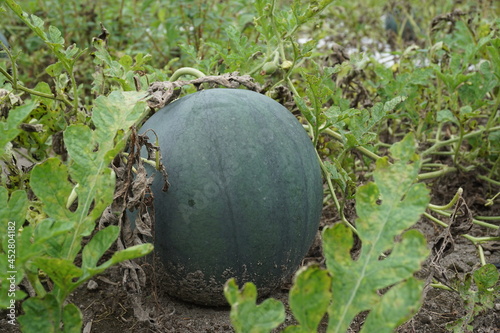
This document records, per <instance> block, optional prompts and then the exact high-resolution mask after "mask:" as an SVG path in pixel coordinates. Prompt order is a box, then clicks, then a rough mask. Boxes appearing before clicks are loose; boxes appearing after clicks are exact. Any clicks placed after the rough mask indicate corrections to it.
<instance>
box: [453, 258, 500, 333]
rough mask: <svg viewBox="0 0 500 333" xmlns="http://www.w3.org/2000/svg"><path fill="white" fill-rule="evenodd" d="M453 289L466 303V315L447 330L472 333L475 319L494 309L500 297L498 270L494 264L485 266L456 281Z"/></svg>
mask: <svg viewBox="0 0 500 333" xmlns="http://www.w3.org/2000/svg"><path fill="white" fill-rule="evenodd" d="M452 287H453V288H454V289H455V290H456V291H457V292H458V293H459V294H460V297H461V298H462V300H463V302H464V305H465V315H463V316H461V318H459V319H457V320H455V321H453V322H451V323H449V324H447V325H446V328H447V329H448V330H450V331H453V332H456V333H459V332H460V333H462V332H472V331H473V327H472V325H471V323H472V321H473V320H474V318H475V317H476V316H477V315H479V314H480V313H481V312H484V311H486V310H489V309H492V308H493V306H494V305H495V300H496V299H498V297H500V283H499V273H498V269H497V268H496V267H495V266H494V265H492V264H487V265H484V266H482V267H481V268H478V269H477V270H475V271H474V272H473V273H472V274H470V273H468V274H466V275H465V277H464V278H463V279H458V278H457V279H455V280H454V283H453V284H452Z"/></svg>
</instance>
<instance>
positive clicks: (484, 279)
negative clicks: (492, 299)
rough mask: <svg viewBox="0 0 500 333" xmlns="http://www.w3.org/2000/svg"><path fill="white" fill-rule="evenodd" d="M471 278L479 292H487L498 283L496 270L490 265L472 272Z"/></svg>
mask: <svg viewBox="0 0 500 333" xmlns="http://www.w3.org/2000/svg"><path fill="white" fill-rule="evenodd" d="M473 278H474V283H475V284H476V286H477V287H478V289H479V291H480V292H487V289H489V288H493V287H494V286H495V285H496V284H497V282H498V279H499V273H498V269H497V268H496V267H495V265H492V264H487V265H484V266H482V267H481V268H479V269H477V270H475V271H474V273H473Z"/></svg>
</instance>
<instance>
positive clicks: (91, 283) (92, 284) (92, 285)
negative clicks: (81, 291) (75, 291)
mask: <svg viewBox="0 0 500 333" xmlns="http://www.w3.org/2000/svg"><path fill="white" fill-rule="evenodd" d="M97 288H99V285H98V284H97V282H95V281H94V280H89V282H88V283H87V289H88V290H97Z"/></svg>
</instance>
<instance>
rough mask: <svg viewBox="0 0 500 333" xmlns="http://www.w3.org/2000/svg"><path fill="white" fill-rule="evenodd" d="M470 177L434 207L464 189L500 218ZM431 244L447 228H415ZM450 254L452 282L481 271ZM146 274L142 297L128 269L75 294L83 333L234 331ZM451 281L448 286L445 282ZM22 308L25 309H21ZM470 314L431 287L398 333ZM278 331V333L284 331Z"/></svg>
mask: <svg viewBox="0 0 500 333" xmlns="http://www.w3.org/2000/svg"><path fill="white" fill-rule="evenodd" d="M471 179H474V178H473V177H471V175H459V174H452V175H450V176H448V177H446V178H444V179H440V180H438V181H436V182H435V183H433V184H431V183H430V184H428V185H429V187H430V188H431V189H432V198H433V199H432V202H433V203H434V204H445V203H447V202H448V201H449V200H450V199H451V197H452V196H453V195H454V194H455V193H456V191H457V189H458V188H459V187H462V188H463V190H464V194H463V198H464V199H465V203H466V204H467V206H468V208H469V209H470V211H471V213H472V214H473V215H482V216H484V215H496V216H498V215H500V204H498V203H496V204H494V205H493V206H490V207H486V206H485V205H484V203H485V202H484V198H487V197H488V195H489V193H491V192H489V191H490V190H491V189H489V188H488V187H487V185H486V184H482V183H477V182H474V181H473V182H471ZM346 214H347V215H348V216H347V217H348V219H349V220H351V221H352V220H354V218H355V211H354V205H353V204H352V203H349V204H348V205H347V206H346ZM323 215H324V216H323V220H322V224H321V225H322V227H323V226H325V225H328V224H331V223H332V222H331V221H335V220H336V216H335V212H332V211H331V210H329V209H326V210H325V211H324V214H323ZM415 228H417V229H419V230H420V231H421V232H422V233H424V234H425V235H426V237H427V239H428V244H429V247H431V246H432V245H433V244H434V242H435V241H436V239H437V238H438V236H439V235H440V234H441V233H442V231H443V229H442V228H441V227H438V226H437V225H436V224H434V223H433V222H431V221H429V220H427V219H421V220H420V221H419V222H418V223H417V224H416V226H415ZM488 233H489V234H492V233H491V232H489V231H487V230H486V228H484V227H479V226H476V225H474V227H473V228H472V229H471V230H470V231H469V234H472V235H475V236H481V235H483V236H484V235H487V234H488ZM454 241H455V242H454V248H453V251H452V252H451V253H449V254H448V255H446V256H444V257H443V259H442V260H441V261H440V262H439V265H440V267H441V268H442V269H443V270H444V272H445V274H446V277H447V278H453V277H454V276H455V275H457V276H458V277H463V276H464V274H466V273H468V272H471V271H473V270H474V269H475V268H477V267H479V262H480V261H479V257H478V254H477V250H476V248H475V246H474V245H473V244H472V243H471V242H470V241H468V240H467V239H464V238H463V237H456V238H455V239H454ZM484 249H485V259H486V262H488V263H500V244H499V243H498V242H497V243H488V244H485V245H484ZM318 256H321V253H320V251H319V247H318V244H315V245H313V247H312V248H311V251H310V253H309V258H308V260H315V261H321V257H318ZM141 265H142V267H143V269H144V271H145V272H146V276H147V280H146V285H145V286H144V287H143V288H142V289H141V290H139V291H137V292H130V291H126V290H125V288H124V285H126V284H124V283H123V282H122V281H123V280H124V270H123V268H121V267H112V268H110V269H109V270H108V271H106V272H105V273H104V274H102V275H100V276H98V277H96V278H95V279H94V280H92V281H91V282H89V283H88V284H86V285H85V286H84V287H81V288H80V289H78V290H76V291H75V292H74V293H73V294H72V295H71V299H70V301H71V302H73V303H75V304H76V305H77V306H78V307H79V308H80V309H81V310H82V312H83V317H84V329H83V332H85V333H89V332H106V333H126V332H139V333H142V332H144V333H146V332H176V333H177V332H178V333H183V332H197V333H224V332H234V330H233V329H232V326H231V323H230V319H229V308H228V307H220V308H210V307H200V306H197V305H193V304H189V303H185V302H182V301H179V300H177V299H174V298H172V297H169V296H168V295H167V294H166V293H165V292H163V291H162V290H161V288H160V287H159V286H160V285H161V283H159V281H160V280H161V276H159V275H157V274H155V273H154V272H155V270H153V268H152V266H151V265H150V264H148V263H146V262H144V261H143V262H142V263H141ZM429 272H430V269H429V265H428V263H426V264H424V266H423V267H422V270H421V271H420V272H418V273H417V274H416V275H417V276H418V277H419V278H421V279H424V280H425V279H426V278H427V276H428V275H429ZM445 282H446V281H445ZM289 286H290V284H289V283H287V284H285V285H283V287H282V288H281V289H280V290H277V291H275V292H273V293H272V294H271V296H272V297H274V298H276V299H278V300H280V301H282V302H283V303H285V305H287V292H288V288H289ZM495 303H496V304H495V306H494V308H493V309H491V310H488V311H485V312H484V313H481V314H479V315H477V316H476V317H475V320H474V321H473V323H472V325H473V327H474V332H483V333H493V332H500V299H497V300H496V302H495ZM18 308H20V306H19V307H18ZM464 314H465V312H464V305H463V302H462V300H461V298H460V296H459V295H458V294H456V293H454V292H451V291H446V290H442V289H436V288H432V287H428V288H426V292H425V298H424V302H423V305H422V307H421V309H420V311H419V312H418V313H417V315H416V316H414V317H413V318H412V319H411V320H410V321H409V322H407V323H405V324H403V325H402V326H401V327H399V329H398V332H418V333H426V332H429V333H430V332H432V333H439V332H447V330H446V329H445V325H446V323H448V322H451V321H454V320H456V319H458V318H460V317H462V316H463V315H464ZM0 318H2V320H0V331H1V332H19V330H18V328H17V327H13V326H12V325H8V324H7V323H6V320H5V319H4V318H6V313H5V311H3V312H0ZM293 323H294V320H293V316H292V314H291V312H290V311H289V309H288V308H287V316H286V321H285V323H284V324H283V325H282V326H281V327H280V329H282V328H283V327H286V326H287V325H290V324H293ZM362 323H363V315H360V316H358V318H356V320H355V321H354V322H353V323H352V325H351V329H350V332H358V331H359V330H360V328H361V327H362ZM280 329H278V330H276V332H278V331H280ZM319 331H320V332H325V331H326V320H324V321H323V323H322V325H321V327H320V329H319Z"/></svg>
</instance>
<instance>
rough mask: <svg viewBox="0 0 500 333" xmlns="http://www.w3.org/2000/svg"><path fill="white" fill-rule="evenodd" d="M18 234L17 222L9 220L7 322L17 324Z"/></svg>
mask: <svg viewBox="0 0 500 333" xmlns="http://www.w3.org/2000/svg"><path fill="white" fill-rule="evenodd" d="M16 234H17V228H16V222H15V221H9V222H8V224H7V281H9V288H8V289H7V298H8V299H9V305H8V306H7V311H8V312H7V322H8V323H9V324H11V325H15V324H16V274H17V268H16Z"/></svg>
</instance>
